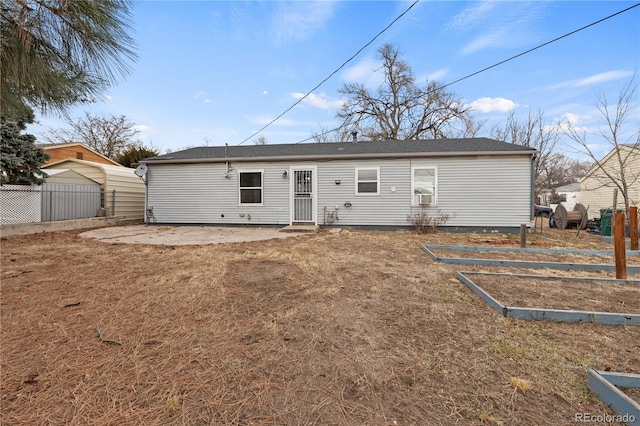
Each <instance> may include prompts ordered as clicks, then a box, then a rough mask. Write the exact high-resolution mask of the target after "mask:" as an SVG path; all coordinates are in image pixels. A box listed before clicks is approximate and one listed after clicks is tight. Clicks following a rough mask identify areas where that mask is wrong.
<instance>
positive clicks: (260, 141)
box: [252, 135, 268, 145]
mask: <svg viewBox="0 0 640 426" xmlns="http://www.w3.org/2000/svg"><path fill="white" fill-rule="evenodd" d="M252 142H253V144H254V145H266V144H267V143H268V141H267V138H265V137H264V135H262V136H260V137H258V138H255V139H254V140H253V141H252Z"/></svg>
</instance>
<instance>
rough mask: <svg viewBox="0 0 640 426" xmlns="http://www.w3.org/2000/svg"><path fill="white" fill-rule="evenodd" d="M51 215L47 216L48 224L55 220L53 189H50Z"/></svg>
mask: <svg viewBox="0 0 640 426" xmlns="http://www.w3.org/2000/svg"><path fill="white" fill-rule="evenodd" d="M48 213H49V214H48V215H47V216H48V217H47V220H46V222H51V221H52V220H53V188H51V189H49V212H48Z"/></svg>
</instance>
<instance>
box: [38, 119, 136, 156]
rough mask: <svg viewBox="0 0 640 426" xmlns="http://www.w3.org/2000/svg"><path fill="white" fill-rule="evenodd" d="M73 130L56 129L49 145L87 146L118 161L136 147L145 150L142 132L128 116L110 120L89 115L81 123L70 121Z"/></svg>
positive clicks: (49, 137) (79, 121)
mask: <svg viewBox="0 0 640 426" xmlns="http://www.w3.org/2000/svg"><path fill="white" fill-rule="evenodd" d="M69 124H70V125H71V129H70V130H69V129H53V130H51V131H49V133H47V134H46V135H45V136H44V138H45V140H46V141H47V142H49V143H77V142H80V143H83V144H85V145H87V146H88V147H89V148H91V149H93V150H94V151H96V152H99V153H100V154H102V155H104V156H105V157H109V158H111V159H112V160H116V161H117V159H118V157H119V156H120V155H122V153H123V152H125V151H126V150H127V149H129V148H131V147H133V146H141V141H140V140H139V139H137V138H136V136H137V135H138V133H140V132H139V131H138V130H136V129H135V128H134V124H133V123H132V122H131V121H129V120H128V119H127V118H126V117H125V116H124V115H121V116H119V117H116V116H114V115H112V116H110V117H108V118H106V117H99V116H93V115H91V114H89V113H85V116H84V117H83V118H81V119H80V120H78V121H70V122H69Z"/></svg>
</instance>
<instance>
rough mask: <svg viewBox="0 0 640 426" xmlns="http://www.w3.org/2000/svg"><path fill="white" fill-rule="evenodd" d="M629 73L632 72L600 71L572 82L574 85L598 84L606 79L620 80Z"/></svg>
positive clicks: (629, 74)
mask: <svg viewBox="0 0 640 426" xmlns="http://www.w3.org/2000/svg"><path fill="white" fill-rule="evenodd" d="M631 75H633V72H631V71H622V70H615V71H607V72H601V73H600V74H595V75H592V76H589V77H586V78H583V79H582V80H578V81H576V82H575V83H574V86H575V87H582V86H591V85H592V84H600V83H604V82H606V81H612V80H620V79H621V78H626V77H629V76H631Z"/></svg>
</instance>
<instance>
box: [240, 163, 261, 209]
mask: <svg viewBox="0 0 640 426" xmlns="http://www.w3.org/2000/svg"><path fill="white" fill-rule="evenodd" d="M262 182H263V179H262V170H252V171H245V172H238V184H239V192H240V204H262Z"/></svg>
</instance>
